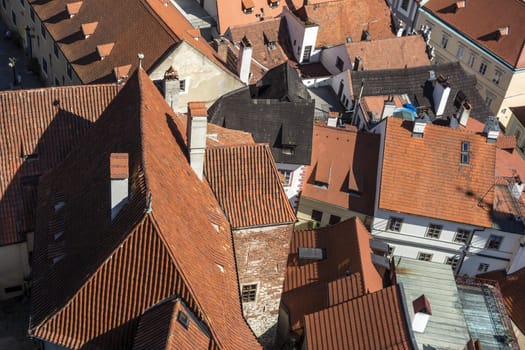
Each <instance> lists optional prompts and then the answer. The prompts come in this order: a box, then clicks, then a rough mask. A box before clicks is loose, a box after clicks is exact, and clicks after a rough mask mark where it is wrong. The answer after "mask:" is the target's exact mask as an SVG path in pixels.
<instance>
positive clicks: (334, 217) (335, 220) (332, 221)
mask: <svg viewBox="0 0 525 350" xmlns="http://www.w3.org/2000/svg"><path fill="white" fill-rule="evenodd" d="M340 221H341V217H340V216H337V215H330V221H329V222H328V224H330V225H335V224H337V223H338V222H340Z"/></svg>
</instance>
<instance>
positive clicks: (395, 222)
mask: <svg viewBox="0 0 525 350" xmlns="http://www.w3.org/2000/svg"><path fill="white" fill-rule="evenodd" d="M402 225H403V219H402V218H396V217H393V216H392V217H390V218H389V219H388V225H387V230H389V231H394V232H400V231H401V226H402Z"/></svg>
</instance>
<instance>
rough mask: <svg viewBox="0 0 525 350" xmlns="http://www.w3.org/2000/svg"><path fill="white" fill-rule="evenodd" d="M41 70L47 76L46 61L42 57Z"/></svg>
mask: <svg viewBox="0 0 525 350" xmlns="http://www.w3.org/2000/svg"><path fill="white" fill-rule="evenodd" d="M42 69H43V70H44V72H45V73H46V74H47V61H46V59H45V58H44V57H42Z"/></svg>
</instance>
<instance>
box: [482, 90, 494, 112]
mask: <svg viewBox="0 0 525 350" xmlns="http://www.w3.org/2000/svg"><path fill="white" fill-rule="evenodd" d="M495 98H496V95H494V94H493V93H491V92H488V91H487V95H486V96H485V105H486V106H487V107H489V108H490V107H492V102H494V99H495Z"/></svg>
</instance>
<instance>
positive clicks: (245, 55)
mask: <svg viewBox="0 0 525 350" xmlns="http://www.w3.org/2000/svg"><path fill="white" fill-rule="evenodd" d="M252 50H253V48H252V43H251V42H250V40H248V38H247V37H244V38H242V40H241V49H240V51H239V57H238V59H237V71H238V72H239V78H240V79H241V81H242V82H243V83H245V84H247V83H248V80H249V79H250V66H251V64H252Z"/></svg>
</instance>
